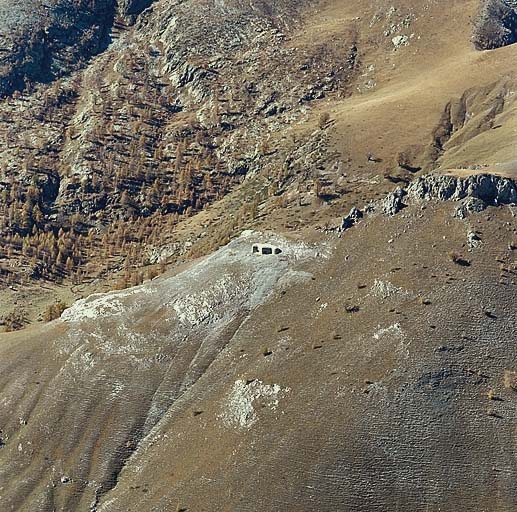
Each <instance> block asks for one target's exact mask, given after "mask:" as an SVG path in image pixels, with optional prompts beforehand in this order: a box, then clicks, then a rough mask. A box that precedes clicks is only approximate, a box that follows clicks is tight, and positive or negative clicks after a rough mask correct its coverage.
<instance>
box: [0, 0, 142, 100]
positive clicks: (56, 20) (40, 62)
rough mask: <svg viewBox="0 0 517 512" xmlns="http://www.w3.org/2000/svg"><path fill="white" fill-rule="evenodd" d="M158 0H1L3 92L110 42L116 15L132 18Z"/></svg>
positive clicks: (81, 60)
mask: <svg viewBox="0 0 517 512" xmlns="http://www.w3.org/2000/svg"><path fill="white" fill-rule="evenodd" d="M151 3H152V0H125V1H123V2H118V3H117V2H116V1H114V0H93V1H89V0H50V1H48V2H43V1H42V0H30V1H27V2H21V1H16V2H14V3H13V2H10V1H4V0H2V2H0V45H1V47H2V49H3V52H2V54H1V57H0V96H6V95H8V94H11V93H12V92H14V91H16V90H23V89H24V88H25V86H26V85H27V84H31V83H36V82H50V81H52V80H55V79H56V78H59V77H62V76H64V75H66V74H68V73H69V72H70V71H72V70H75V69H78V68H79V67H81V66H83V65H84V64H85V63H86V62H87V61H88V59H89V58H90V57H92V56H93V55H96V54H98V53H100V52H101V51H103V50H104V49H106V48H107V46H108V44H109V43H110V30H111V27H112V25H113V21H114V19H115V17H116V16H120V17H122V18H124V19H125V20H126V21H128V22H132V21H134V20H135V17H136V16H137V15H138V14H140V13H141V12H142V10H144V9H145V8H147V7H149V6H150V5H151Z"/></svg>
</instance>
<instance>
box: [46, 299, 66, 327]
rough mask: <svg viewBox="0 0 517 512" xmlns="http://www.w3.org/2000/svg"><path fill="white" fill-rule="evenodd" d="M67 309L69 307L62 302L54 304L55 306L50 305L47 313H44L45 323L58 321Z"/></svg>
mask: <svg viewBox="0 0 517 512" xmlns="http://www.w3.org/2000/svg"><path fill="white" fill-rule="evenodd" d="M66 308H67V305H66V304H65V303H64V302H62V301H58V302H54V304H49V305H48V306H47V309H45V312H44V313H43V320H44V321H45V322H52V320H56V319H57V318H59V317H60V316H61V313H63V311H64V310H65V309H66Z"/></svg>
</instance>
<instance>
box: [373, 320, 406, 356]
mask: <svg viewBox="0 0 517 512" xmlns="http://www.w3.org/2000/svg"><path fill="white" fill-rule="evenodd" d="M373 338H374V339H375V340H383V339H388V340H393V341H394V342H396V345H395V354H396V355H397V357H399V358H401V359H407V358H408V357H409V345H410V343H411V342H410V341H407V339H406V333H405V332H404V331H403V330H402V327H401V326H400V324H399V323H396V324H393V325H390V326H388V327H380V326H379V327H378V328H377V331H376V332H374V333H373Z"/></svg>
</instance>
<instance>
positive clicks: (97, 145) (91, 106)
mask: <svg viewBox="0 0 517 512" xmlns="http://www.w3.org/2000/svg"><path fill="white" fill-rule="evenodd" d="M83 4H84V5H83ZM490 5H491V4H490ZM490 5H488V6H485V4H482V5H481V6H480V4H479V3H478V2H477V1H473V0H472V1H469V2H466V3H465V2H462V3H458V2H455V3H453V4H451V5H450V6H449V7H448V8H447V9H443V8H442V6H441V5H440V3H439V2H438V3H436V4H430V5H429V6H422V5H419V4H416V3H414V2H411V1H409V0H404V1H401V2H399V3H398V4H390V3H386V2H381V1H379V2H374V3H371V2H356V3H353V4H347V3H345V4H343V3H340V2H331V1H326V2H317V1H306V2H291V1H288V0H282V1H276V2H252V3H249V2H241V1H238V0H232V1H229V2H214V3H212V2H209V3H206V2H202V1H196V0H190V1H187V2H174V1H171V0H160V1H157V2H154V3H152V4H151V2H149V1H144V2H118V3H115V2H109V1H106V0H103V1H95V2H86V3H85V2H80V1H72V0H70V1H64V0H60V1H53V2H45V3H41V2H38V1H34V2H32V3H31V4H28V3H27V2H24V3H23V4H22V3H16V4H14V6H13V5H12V4H11V3H9V4H6V3H3V4H1V5H0V7H1V9H2V11H1V13H3V14H2V15H1V16H0V19H1V20H3V25H2V27H3V28H1V27H0V28H1V31H0V32H1V34H3V35H2V37H3V39H4V41H5V44H4V51H3V53H2V55H3V57H2V59H3V64H2V66H1V68H0V71H1V73H0V85H1V87H0V88H1V90H2V91H3V92H2V96H3V99H2V100H1V101H0V134H1V135H2V137H3V138H4V144H3V145H2V147H1V149H0V151H1V158H2V162H3V163H2V166H1V168H0V193H1V197H2V201H1V203H0V237H1V239H2V253H1V254H0V258H1V259H0V273H1V276H0V279H1V285H2V287H3V288H2V290H3V291H0V293H1V294H2V295H3V296H5V293H8V292H6V291H5V290H6V288H5V287H6V286H14V287H16V286H19V285H21V284H23V287H26V286H29V287H31V289H33V295H35V296H37V295H38V294H39V288H40V285H41V284H43V285H44V286H46V285H50V286H51V287H54V284H55V283H61V284H63V285H64V286H65V288H66V289H67V290H70V289H71V288H72V287H73V286H74V283H75V284H77V283H82V284H83V285H84V284H85V283H88V289H89V290H91V291H95V289H98V288H99V286H100V283H106V282H108V283H109V284H108V286H111V287H113V286H117V287H125V286H127V285H129V284H138V283H139V282H141V281H142V280H143V279H145V278H146V277H152V276H153V275H156V273H159V272H161V271H162V270H163V269H161V268H158V267H157V266H156V264H157V263H158V262H160V261H161V262H163V263H164V264H165V263H174V262H176V261H178V260H180V259H185V258H187V259H188V258H190V257H195V256H199V255H203V254H207V253H208V252H209V251H212V250H214V249H216V248H217V247H219V246H220V245H221V244H224V243H226V242H228V241H229V240H230V239H231V238H232V237H234V236H237V235H238V233H239V231H240V230H241V229H243V228H247V227H255V228H257V227H258V228H263V227H266V228H267V227H274V228H275V229H280V230H281V231H286V230H287V231H293V230H296V229H298V227H299V226H300V225H307V224H310V225H311V224H315V223H320V224H321V225H325V224H326V223H329V222H333V219H335V217H336V216H337V215H339V214H340V213H341V212H342V211H343V210H346V209H348V208H349V207H350V206H352V205H360V204H361V203H364V202H365V201H367V200H369V199H373V198H375V197H378V196H379V195H382V194H384V193H386V192H387V191H388V190H389V189H390V188H391V187H392V182H393V181H396V182H400V181H402V182H407V181H409V180H410V179H412V177H413V176H414V174H415V173H417V172H421V170H426V169H429V168H439V167H452V168H466V169H479V168H483V169H485V170H495V171H500V172H508V171H507V169H508V168H509V167H511V166H512V165H513V164H512V162H513V161H514V160H516V159H517V156H515V155H514V154H513V144H511V143H510V141H511V140H512V136H513V128H512V127H511V121H508V120H507V119H506V118H507V115H506V114H507V112H509V111H511V108H512V104H513V100H514V98H513V95H512V90H513V85H514V83H515V79H514V76H513V74H512V73H513V71H512V66H508V62H509V61H510V62H511V60H512V59H513V58H514V56H513V54H514V48H513V46H507V47H505V48H500V49H499V50H498V51H497V52H495V53H491V54H486V53H484V52H480V51H478V50H476V48H475V46H474V45H473V44H472V42H471V41H472V38H473V37H474V39H475V37H477V36H476V34H478V29H479V27H481V26H483V20H484V19H485V18H486V16H485V14H484V13H485V12H490V13H492V14H493V8H492V7H490ZM2 6H3V7H2ZM508 8H510V7H508ZM487 9H488V11H487ZM497 12H499V11H497ZM492 14H491V15H490V20H492V21H494V20H499V21H500V22H501V23H503V22H504V20H505V19H506V17H505V16H496V14H497V13H496V14H493V15H492ZM469 16H470V17H471V18H472V19H475V20H477V22H476V23H477V24H476V25H475V28H474V31H473V27H472V26H471V24H470V22H469ZM458 19H459V20H462V21H461V22H460V23H458V22H457V20H458ZM499 21H498V23H499ZM494 23H495V21H494ZM485 32H486V31H485ZM489 34H491V32H489ZM490 37H491V39H490V40H494V41H495V39H494V38H492V36H491V35H490ZM509 42H511V41H510V40H508V41H505V43H509ZM502 44H503V43H500V44H499V43H497V46H501V45H502ZM477 47H479V48H481V47H482V45H481V46H480V45H477ZM451 55H454V57H453V58H451ZM424 63H425V64H424ZM437 76H440V77H442V78H440V79H439V80H437ZM443 77H445V78H443ZM487 91H489V92H488V93H487ZM487 94H488V97H487ZM451 109H452V110H451ZM501 126H502V129H499V130H498V131H497V133H496V132H495V129H496V128H499V127H501ZM492 129H493V130H494V133H493V135H492ZM488 138H490V141H487V140H486V139H488ZM467 139H468V140H467ZM464 142H465V144H466V143H468V144H469V145H472V146H475V144H476V143H480V144H481V146H482V147H480V148H477V147H473V148H472V149H471V148H469V150H468V155H467V156H465V155H463V154H461V153H459V152H458V150H459V151H461V149H459V148H458V147H457V146H461V147H462V148H463V147H466V145H464V144H463V143H464ZM458 143H461V144H458ZM487 147H490V148H491V149H490V151H487V150H486V148H487ZM495 164H497V165H501V166H502V167H501V168H500V169H492V167H493V165H495ZM490 166H492V167H490ZM225 201H226V202H228V201H229V202H230V203H231V204H232V207H231V209H232V211H233V210H235V211H236V214H235V215H233V214H230V215H227V214H225V212H226V208H227V205H226V204H225ZM320 203H323V204H324V205H325V206H326V209H325V210H322V209H321V208H319V207H318V208H316V209H313V208H302V210H301V211H300V212H297V213H296V214H295V215H294V217H295V218H296V219H299V220H297V222H294V223H293V222H292V221H287V222H286V221H285V218H286V208H291V207H293V208H295V207H296V205H313V204H315V205H316V206H318V205H319V204H320ZM212 207H214V208H212ZM327 207H328V208H327ZM211 208H212V209H211ZM221 211H222V212H223V213H222V214H221ZM264 212H269V215H270V218H271V222H269V221H268V222H265V223H261V221H260V218H261V215H262V214H263V213H264ZM200 214H201V215H200ZM273 215H274V218H272V216H273ZM315 221H316V222H315ZM268 223H269V225H268ZM208 224H210V226H211V229H210V230H207V229H206V226H207V225H208ZM261 224H263V225H261ZM56 293H58V292H57V291H56ZM59 293H61V292H59ZM59 293H58V294H59ZM75 296H77V294H76V295H75ZM71 298H72V297H67V299H66V300H67V301H68V300H69V299H71ZM38 304H39V303H38ZM27 307H28V310H30V307H29V306H27ZM38 307H42V305H41V304H39V305H38ZM37 309H38V308H35V309H34V310H30V311H29V312H28V318H29V319H34V318H35V316H37V312H38V311H37ZM40 312H41V311H40Z"/></svg>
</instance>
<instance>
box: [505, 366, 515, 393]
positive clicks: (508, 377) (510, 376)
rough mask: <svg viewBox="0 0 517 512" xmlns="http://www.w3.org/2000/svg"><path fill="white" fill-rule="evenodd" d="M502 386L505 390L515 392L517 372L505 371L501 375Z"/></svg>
mask: <svg viewBox="0 0 517 512" xmlns="http://www.w3.org/2000/svg"><path fill="white" fill-rule="evenodd" d="M503 385H504V387H505V388H507V389H513V390H514V391H517V372H516V371H514V370H505V371H504V375H503Z"/></svg>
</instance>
